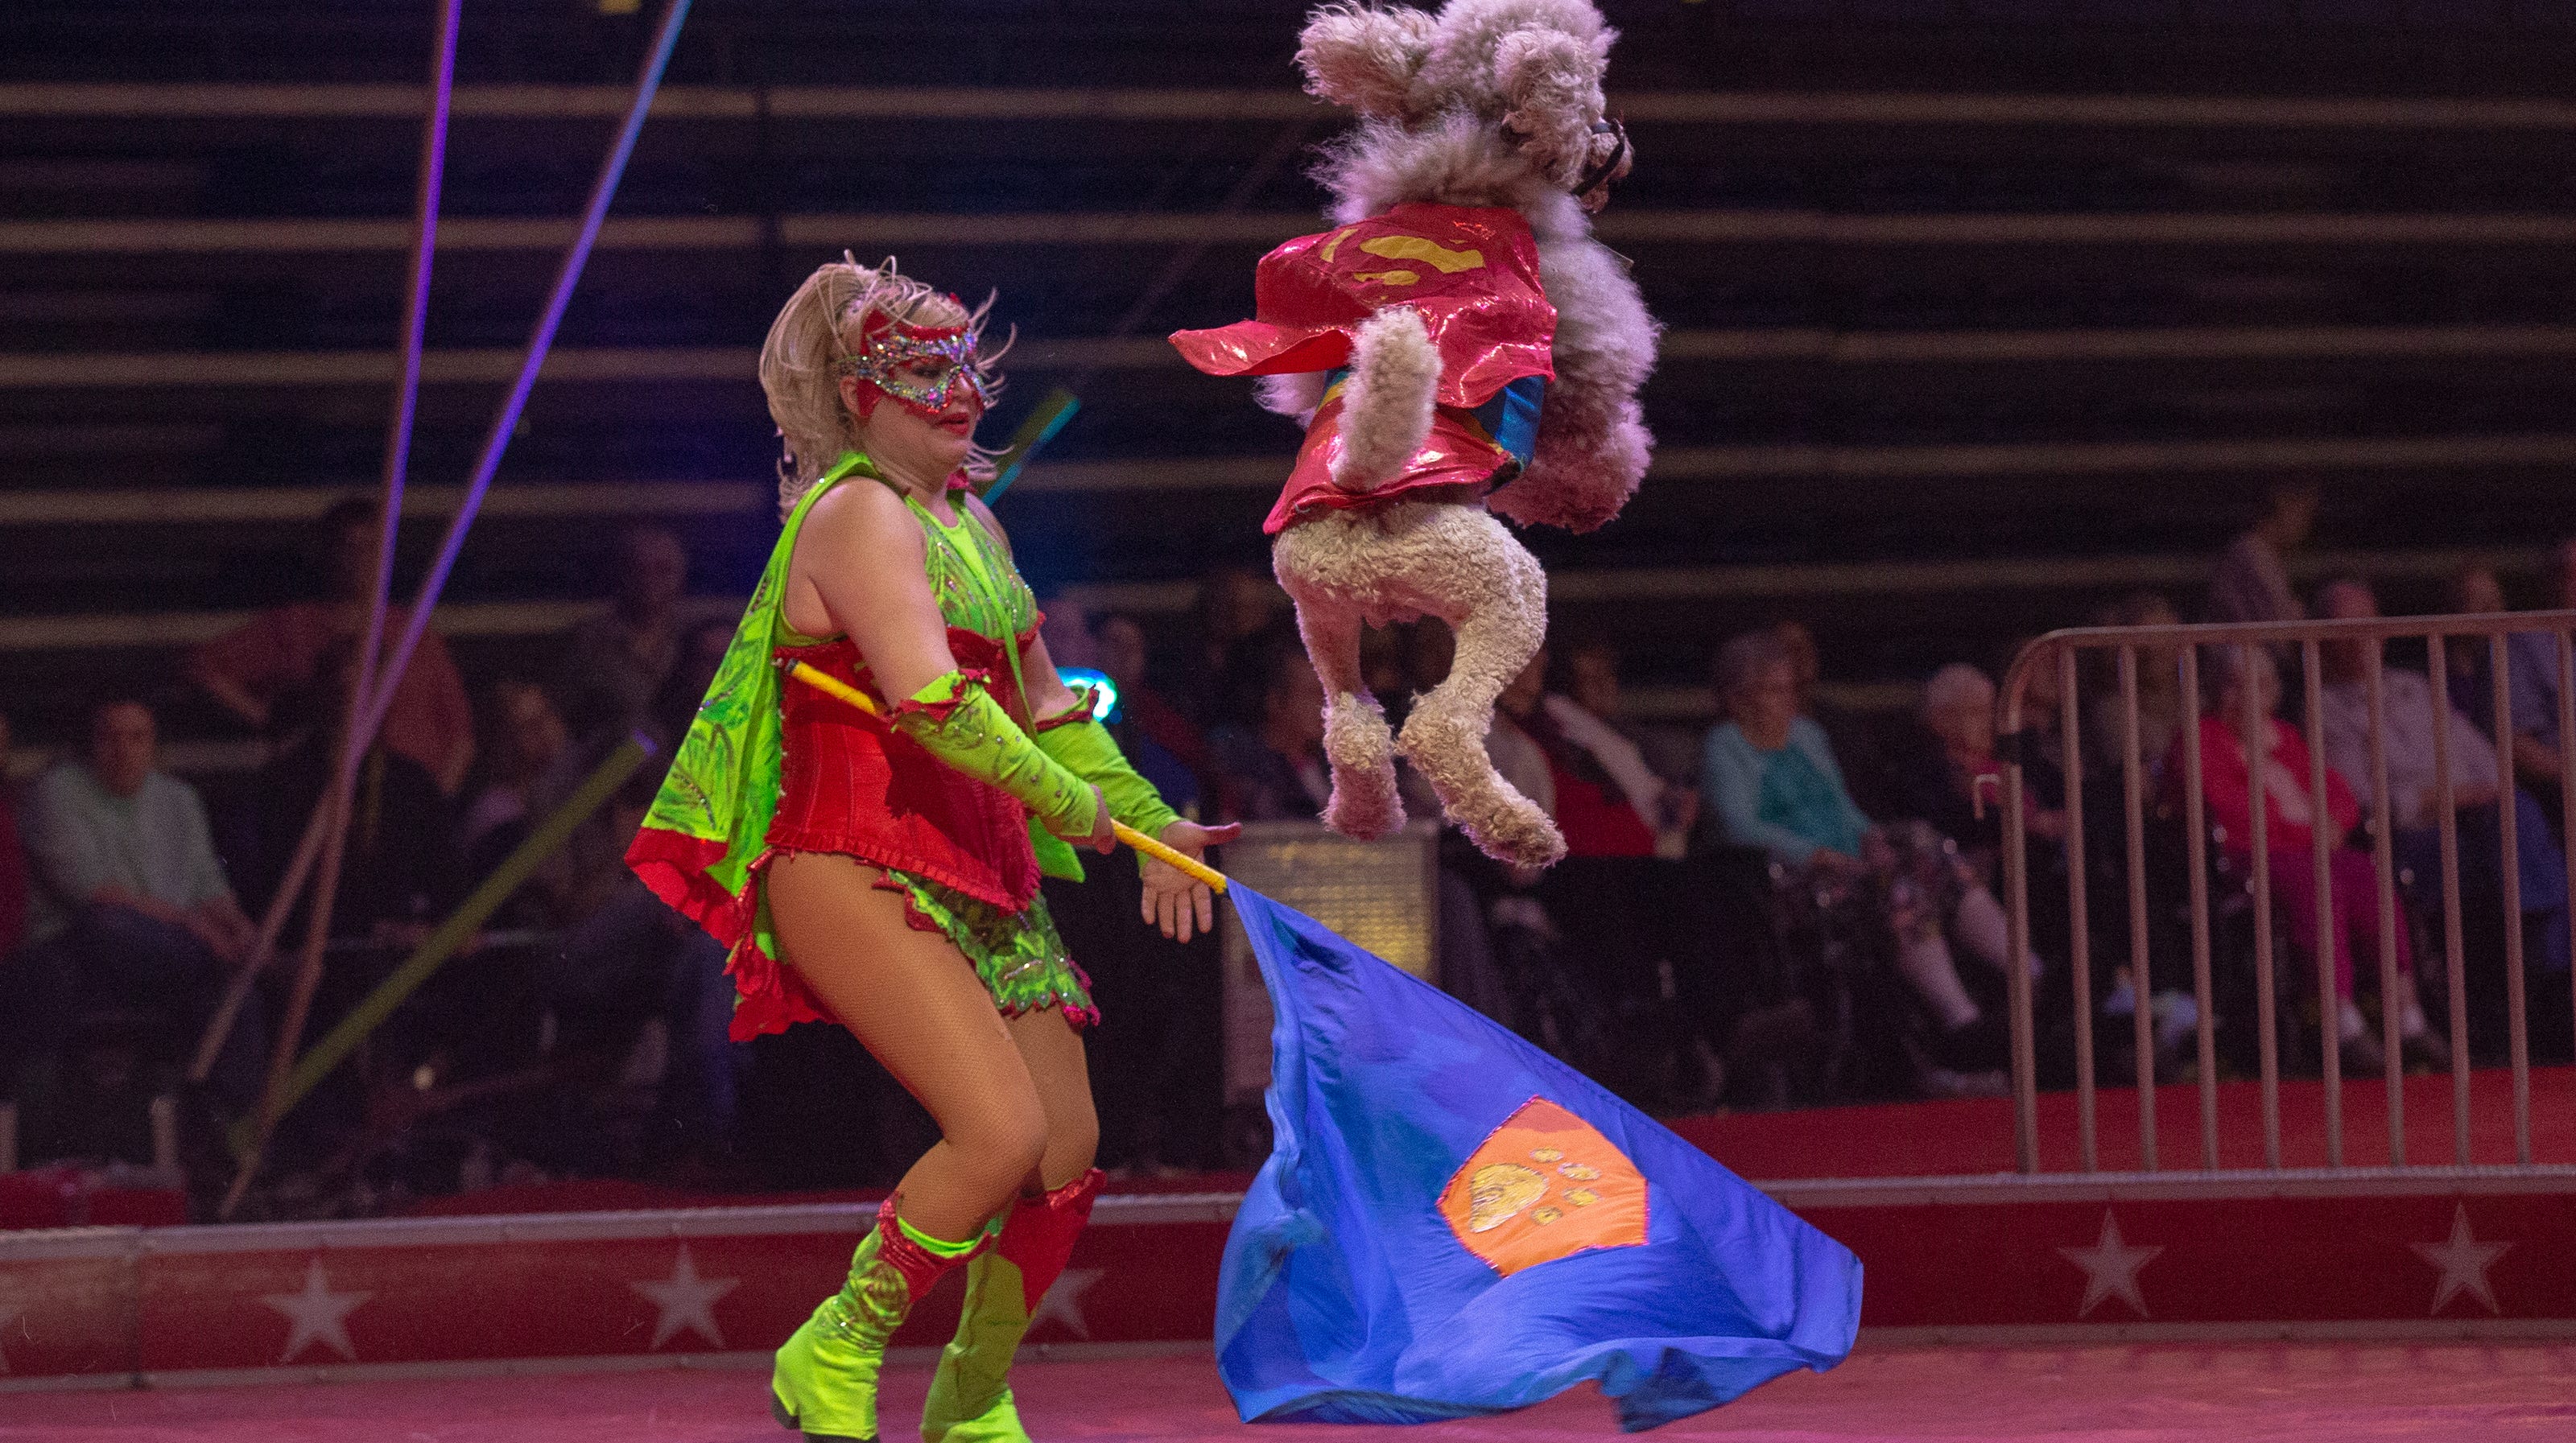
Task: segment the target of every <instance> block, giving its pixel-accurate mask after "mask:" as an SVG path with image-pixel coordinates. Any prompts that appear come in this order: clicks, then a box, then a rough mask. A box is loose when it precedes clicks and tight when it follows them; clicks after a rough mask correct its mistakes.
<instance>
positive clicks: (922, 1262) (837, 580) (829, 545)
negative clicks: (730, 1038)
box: [627, 260, 1233, 1443]
mask: <svg viewBox="0 0 2576 1443" xmlns="http://www.w3.org/2000/svg"><path fill="white" fill-rule="evenodd" d="M990 304H991V303H990V302H989V301H988V302H986V307H987V308H989V306H990ZM983 315H984V310H983V309H982V308H979V309H977V310H973V311H969V310H968V309H967V308H966V307H965V306H964V305H962V304H961V303H959V301H958V300H957V298H956V297H955V296H952V295H946V294H942V293H940V292H936V291H933V290H931V289H930V288H929V287H927V286H925V285H923V284H922V283H920V282H919V281H916V280H913V279H911V278H910V277H907V276H902V275H898V274H896V272H895V268H894V263H893V262H892V261H891V260H889V261H887V262H886V263H885V264H884V265H882V266H878V267H875V268H868V267H863V266H860V265H857V264H855V263H850V262H847V261H844V262H841V263H835V264H830V265H826V266H824V267H822V268H821V269H819V270H817V271H816V272H814V274H813V275H812V276H810V277H808V278H807V280H806V281H805V283H804V285H802V286H800V287H799V288H798V289H797V291H796V294H795V295H794V296H793V297H791V298H790V299H789V300H788V302H787V306H786V309H785V310H783V311H781V312H780V313H779V316H778V320H777V322H776V323H775V324H774V325H773V326H771V328H770V332H769V340H768V344H767V345H766V346H765V347H764V348H763V350H762V352H761V358H760V381H761V386H762V388H763V389H764V390H765V391H767V392H768V396H769V411H770V415H771V416H772V417H774V418H775V419H776V421H777V423H778V428H779V430H780V432H781V433H782V434H783V435H784V437H785V438H786V446H787V456H786V458H785V460H784V461H783V462H782V463H781V466H780V488H779V489H780V502H781V504H782V506H783V508H784V509H785V511H786V526H785V529H784V531H783V533H782V534H781V535H780V537H779V539H778V546H777V549H776V551H775V552H773V553H772V555H771V557H770V560H769V566H768V569H767V571H766V572H765V573H764V574H763V575H762V577H761V581H760V586H759V588H758V590H757V591H755V592H754V593H753V596H752V600H751V606H750V608H749V610H748V611H747V612H746V613H745V615H744V617H743V621H742V626H741V628H740V630H739V631H737V632H736V634H735V637H734V641H733V645H732V647H731V649H730V650H729V651H728V652H727V654H726V656H725V660H724V664H723V666H722V668H721V669H720V670H719V671H718V673H717V676H716V680H715V683H714V685H713V686H712V687H711V688H710V689H709V691H708V693H707V699H706V702H705V704H704V705H703V706H702V707H701V708H700V710H699V713H698V718H697V721H696V723H695V725H694V726H693V727H692V728H691V730H690V732H689V735H688V737H687V739H686V740H685V741H684V742H683V743H682V745H681V747H680V750H679V753H678V755H677V757H676V759H675V760H674V761H673V763H672V767H671V772H670V776H669V778H668V779H667V780H666V781H665V782H664V784H663V787H662V792H661V795H660V796H659V797H658V798H657V799H656V801H655V803H654V806H653V810H652V812H651V813H650V814H649V816H648V817H647V819H646V822H645V825H644V829H643V831H642V832H641V833H640V834H639V835H638V836H637V838H636V840H635V844H634V846H633V847H632V849H631V850H630V851H629V852H628V854H627V858H628V861H629V863H630V864H631V865H632V866H633V867H634V868H635V869H636V871H637V872H638V873H639V874H640V875H642V876H643V877H644V879H645V880H646V881H647V882H648V883H650V884H651V885H652V886H653V888H654V890H655V891H656V892H658V893H659V894H660V895H661V896H662V897H663V898H664V899H665V900H667V901H669V902H670V903H671V904H672V905H673V906H675V907H678V908H679V909H680V910H681V911H683V912H684V913H686V914H688V915H689V916H690V917H691V918H693V919H694V920H696V921H697V922H698V923H699V924H700V925H702V926H704V927H705V928H706V929H707V930H708V931H709V932H711V933H712V934H714V935H715V936H716V937H717V938H719V939H720V940H722V941H724V942H726V943H727V944H729V945H730V946H731V947H732V949H733V952H732V958H731V962H730V964H729V970H730V971H731V972H732V975H733V977H734V982H735V988H736V991H737V992H738V993H739V994H740V1000H739V1002H738V1004H737V1007H736V1010H735V1013H734V1021H733V1035H734V1036H735V1037H736V1038H738V1039H739V1038H750V1037H754V1036H757V1035H759V1034H761V1033H763V1032H774V1031H778V1030H780V1029H782V1028H784V1027H786V1026H787V1025H788V1024H790V1023H793V1022H800V1021H830V1022H838V1023H840V1024H841V1025H842V1026H844V1027H847V1028H848V1029H849V1030H850V1031H851V1032H852V1033H853V1034H855V1035H856V1036H857V1037H858V1039H859V1040H860V1041H861V1042H863V1043H865V1044H866V1045H867V1047H868V1050H869V1051H871V1052H873V1053H874V1054H876V1056H877V1058H878V1059H879V1060H880V1061H882V1062H883V1063H884V1064H885V1065H886V1067H887V1069H888V1070H889V1071H891V1072H892V1073H893V1074H894V1075H895V1077H896V1078H898V1079H899V1080H901V1081H902V1083H903V1085H904V1086H905V1087H906V1088H908V1089H909V1090H910V1091H911V1092H912V1094H913V1095H914V1096H915V1097H917V1098H919V1099H920V1100H921V1102H922V1105H923V1106H924V1107H926V1108H928V1109H929V1111H930V1115H931V1116H932V1117H933V1118H934V1119H936V1120H937V1122H938V1124H939V1129H940V1140H939V1142H938V1143H937V1145H935V1146H933V1147H932V1148H931V1149H930V1151H929V1152H927V1153H925V1154H923V1155H922V1158H921V1160H920V1161H918V1162H916V1163H914V1164H913V1166H912V1169H911V1170H910V1171H909V1172H907V1173H905V1174H904V1177H903V1180H902V1182H901V1184H900V1185H899V1186H898V1188H897V1190H896V1192H895V1194H894V1196H892V1197H890V1198H888V1199H887V1200H886V1202H885V1205H884V1206H883V1207H882V1208H881V1209H879V1211H878V1214H877V1222H876V1227H875V1229H874V1231H872V1232H871V1233H869V1235H868V1237H867V1238H866V1240H865V1241H863V1242H862V1243H860V1245H859V1249H858V1253H857V1256H856V1257H855V1258H853V1259H852V1261H851V1265H850V1275H849V1281H848V1283H847V1285H846V1286H844V1287H843V1288H842V1289H841V1291H840V1292H838V1293H836V1294H834V1295H833V1296H831V1297H829V1298H826V1299H824V1300H823V1302H822V1305H821V1306H819V1307H817V1308H816V1309H815V1310H814V1315H813V1316H812V1317H811V1318H809V1319H808V1320H807V1321H806V1323H805V1325H804V1326H803V1327H801V1328H799V1329H797V1331H796V1334H795V1336H794V1337H792V1338H790V1339H788V1341H787V1344H786V1346H784V1347H782V1348H780V1349H779V1350H778V1357H777V1366H776V1369H775V1371H774V1373H773V1374H772V1377H771V1383H770V1387H771V1393H772V1401H773V1406H774V1409H775V1411H776V1413H777V1416H778V1419H779V1421H780V1422H781V1423H783V1424H785V1425H786V1426H787V1427H789V1428H792V1429H800V1430H802V1431H803V1433H804V1434H805V1436H806V1437H807V1438H809V1439H874V1438H875V1437H876V1436H877V1417H876V1397H877V1373H878V1369H879V1367H880V1365H881V1364H882V1362H883V1359H884V1354H885V1347H886V1342H887V1339H888V1338H890V1337H891V1336H892V1335H893V1333H894V1331H895V1329H896V1328H897V1327H898V1326H900V1325H901V1324H902V1322H903V1320H904V1317H905V1315H906V1314H907V1313H908V1312H909V1311H910V1309H911V1307H912V1305H913V1304H914V1303H915V1302H916V1301H918V1300H919V1299H920V1298H921V1297H923V1296H924V1295H925V1294H926V1293H927V1292H928V1291H929V1289H930V1287H931V1285H932V1283H934V1282H935V1281H937V1279H938V1278H939V1276H940V1275H941V1274H942V1273H945V1272H946V1271H947V1270H949V1269H951V1268H955V1267H964V1268H966V1269H967V1287H966V1304H965V1309H966V1311H965V1317H964V1318H963V1319H962V1320H961V1321H960V1322H959V1324H958V1328H957V1336H956V1339H955V1341H953V1342H951V1343H950V1344H949V1345H948V1347H947V1349H946V1350H945V1351H944V1352H943V1353H942V1354H941V1356H940V1360H939V1369H938V1373H937V1376H936V1377H935V1379H934V1380H933V1382H932V1385H931V1390H930V1397H929V1401H928V1403H927V1404H926V1406H925V1416H924V1418H923V1420H922V1436H923V1437H924V1438H925V1439H928V1440H930V1443H985V1440H1023V1439H1026V1438H1027V1436H1028V1435H1027V1433H1026V1432H1025V1431H1023V1429H1022V1428H1021V1426H1020V1422H1019V1417H1018V1414H1017V1411H1016V1409H1015V1408H1014V1406H1013V1403H1012V1398H1011V1389H1010V1373H1009V1370H1010V1363H1011V1355H1012V1353H1013V1351H1014V1350H1015V1349H1016V1348H1017V1347H1018V1345H1019V1341H1020V1338H1021V1335H1022V1334H1024V1333H1025V1332H1026V1331H1027V1330H1028V1326H1029V1318H1030V1314H1031V1312H1032V1311H1033V1310H1034V1309H1035V1307H1036V1304H1037V1302H1038V1300H1039V1298H1041V1297H1042V1296H1044V1295H1045V1293H1046V1290H1047V1287H1048V1285H1049V1284H1051V1283H1052V1282H1054V1281H1055V1278H1056V1276H1057V1275H1058V1274H1059V1273H1060V1272H1062V1271H1063V1269H1064V1265H1065V1262H1066V1259H1067V1258H1068V1257H1069V1256H1070V1255H1071V1253H1072V1250H1073V1241H1074V1237H1075V1235H1076V1234H1077V1233H1079V1232H1080V1231H1081V1229H1082V1226H1083V1223H1084V1221H1085V1219H1086V1218H1087V1217H1088V1216H1089V1214H1090V1211H1091V1201H1092V1197H1093V1195H1094V1194H1095V1193H1096V1192H1097V1191H1098V1189H1099V1185H1100V1173H1099V1171H1098V1170H1097V1169H1095V1168H1093V1167H1092V1165H1091V1163H1092V1150H1093V1147H1094V1144H1095V1142H1096V1140H1097V1137H1098V1123H1097V1122H1096V1120H1095V1119H1094V1117H1093V1114H1092V1105H1091V1092H1090V1087H1089V1084H1088V1082H1087V1080H1086V1078H1085V1075H1084V1071H1083V1054H1082V1037H1081V1029H1082V1027H1083V1026H1085V1025H1086V1024H1088V1023H1089V1022H1092V1021H1094V1020H1096V1019H1097V1017H1098V1013H1097V1011H1096V1010H1095V1009H1094V1008H1093V1006H1092V1001H1091V995H1090V991H1089V988H1088V984H1087V981H1086V979H1085V978H1084V977H1083V974H1082V971H1081V969H1080V968H1078V967H1076V966H1075V965H1074V963H1073V959H1072V958H1070V957H1068V956H1067V955H1066V954H1065V949H1064V944H1063V942H1062V940H1061V939H1060V938H1059V937H1058V936H1057V934H1056V930H1055V926H1054V924H1053V923H1052V922H1051V921H1050V920H1049V919H1048V916H1047V910H1046V904H1045V902H1044V901H1043V900H1042V899H1041V898H1040V896H1039V894H1038V879H1039V877H1040V875H1041V873H1044V874H1046V875H1052V876H1063V877H1079V876H1081V874H1082V872H1081V865H1080V863H1079V862H1078V861H1077V860H1076V857H1075V854H1074V850H1073V847H1074V846H1075V845H1079V846H1088V847H1092V848H1095V849H1098V850H1101V851H1107V850H1108V849H1109V847H1110V838H1111V832H1110V822H1111V819H1112V818H1113V817H1114V818H1115V819H1117V820H1118V821H1120V822H1124V823H1126V824H1127V825H1129V826H1131V827H1134V828H1136V829H1138V830H1140V831H1143V832H1145V833H1148V834H1150V835H1153V836H1156V837H1159V838H1160V839H1161V840H1162V841H1164V842H1166V843H1168V844H1169V845H1171V846H1173V847H1175V848H1178V849H1179V850H1180V851H1182V852H1184V853H1187V854H1189V855H1191V856H1193V857H1195V856H1198V855H1200V854H1201V853H1202V852H1203V851H1204V849H1205V848H1206V847H1207V846H1208V845H1209V844H1210V843H1212V842H1221V841H1224V840H1226V839H1227V838H1229V837H1231V836H1232V835H1233V833H1232V830H1231V829H1212V828H1206V827H1200V826H1198V825H1196V824H1194V823H1191V822H1188V821H1185V820H1182V819H1181V818H1180V817H1178V816H1177V815H1176V814H1175V813H1174V812H1173V811H1172V809H1171V808H1170V807H1168V806H1166V805H1164V803H1163V801H1162V798H1161V797H1159V796H1158V795H1156V793H1155V791H1154V789H1153V787H1152V786H1151V785H1149V784H1148V783H1146V782H1145V780H1144V779H1143V778H1141V777H1139V776H1138V775H1137V774H1136V773H1135V771H1134V770H1133V769H1132V768H1130V767H1129V766H1128V765H1127V763H1126V761H1125V759H1124V758H1123V757H1121V756H1120V755H1119V751H1118V747H1117V744H1116V743H1115V742H1114V741H1112V740H1111V739H1110V736H1109V733H1108V732H1107V731H1106V730H1105V729H1104V728H1103V727H1102V726H1101V725H1100V724H1099V722H1098V721H1096V720H1094V719H1093V715H1092V705H1091V697H1090V696H1089V694H1088V693H1087V692H1086V693H1076V692H1074V691H1072V690H1070V689H1068V688H1067V687H1066V685H1065V683H1064V682H1063V680H1062V679H1061V678H1059V677H1058V676H1057V675H1056V670H1055V666H1054V663H1053V662H1052V661H1050V660H1049V659H1048V657H1047V650H1046V644H1045V643H1044V642H1043V641H1041V640H1039V638H1038V619H1039V617H1038V610H1037V605H1036V602H1035V599H1034V598H1033V597H1032V596H1031V595H1030V593H1029V588H1028V586H1027V584H1026V583H1024V582H1023V581H1022V580H1021V579H1020V576H1019V573H1018V571H1017V570H1016V569H1014V567H1013V565H1012V562H1011V551H1010V543H1009V542H1008V540H1007V539H1005V538H1004V536H1003V535H1002V530H1001V527H1000V525H999V523H997V522H996V521H995V520H994V519H993V514H992V512H991V511H989V510H987V509H986V508H985V506H984V504H983V502H982V501H980V500H978V499H977V498H976V495H975V493H974V483H975V482H977V481H978V480H981V479H983V478H984V477H985V476H986V475H988V474H989V470H988V461H989V458H988V456H987V454H986V453H984V452H982V451H980V450H978V448H977V447H976V446H975V443H974V434H975V424H976V422H977V421H978V420H979V419H981V418H982V416H983V414H984V410H985V407H986V406H987V405H988V404H989V403H990V401H991V399H992V395H993V391H994V385H995V381H994V378H993V376H992V375H991V374H990V372H989V370H988V365H989V362H988V360H987V358H985V357H983V356H981V355H979V354H978V350H977V344H978V339H979V336H980V334H981V330H982V321H983ZM798 662H802V663H805V664H806V665H808V666H811V667H814V668H816V669H818V670H820V671H822V672H824V673H825V674H827V675H829V676H831V677H834V678H837V679H839V680H840V681H842V682H844V683H847V684H848V685H850V686H854V687H856V688H858V689H859V690H860V691H862V692H863V693H865V694H866V695H867V696H868V697H869V698H870V700H871V701H872V702H873V703H874V710H873V711H871V710H868V709H863V708H860V707H858V706H855V705H852V704H850V703H849V702H847V701H844V700H840V699H836V698H834V697H833V696H831V695H830V694H828V692H826V691H824V690H820V689H817V688H815V687H812V686H808V685H805V684H803V683H801V682H797V681H794V680H792V679H789V678H787V675H786V669H787V668H788V667H790V666H792V665H793V664H795V663H798ZM1068 844H1071V845H1068ZM1144 868H1145V891H1144V898H1145V914H1146V919H1147V920H1148V921H1151V922H1154V923H1156V924H1157V925H1159V926H1160V927H1161V929H1162V930H1163V932H1164V934H1165V935H1166V936H1170V937H1175V938H1178V939H1181V940H1184V941H1186V940H1187V939H1188V938H1189V937H1190V935H1191V934H1192V932H1193V931H1194V930H1195V931H1205V930H1206V929H1207V928H1208V926H1209V923H1210V919H1211V901H1210V897H1209V894H1208V891H1207V889H1206V888H1205V887H1203V886H1200V885H1199V884H1197V883H1195V882H1192V881H1191V880H1189V879H1188V878H1187V877H1185V876H1183V875H1182V874H1181V873H1179V872H1178V871H1177V870H1174V869H1172V868H1170V867H1167V866H1165V865H1164V864H1162V863H1160V862H1154V861H1147V862H1145V863H1144Z"/></svg>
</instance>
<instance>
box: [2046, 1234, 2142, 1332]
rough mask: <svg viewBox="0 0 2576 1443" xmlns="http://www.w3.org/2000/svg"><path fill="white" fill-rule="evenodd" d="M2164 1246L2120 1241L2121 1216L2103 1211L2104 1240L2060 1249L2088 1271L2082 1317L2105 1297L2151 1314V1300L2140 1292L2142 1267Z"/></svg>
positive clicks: (2140, 1312) (2139, 1314)
mask: <svg viewBox="0 0 2576 1443" xmlns="http://www.w3.org/2000/svg"><path fill="white" fill-rule="evenodd" d="M2163 1251H2164V1249H2163V1248H2161V1247H2149V1248H2133V1247H2129V1246H2127V1245H2126V1244H2124V1243H2123V1242H2121V1240H2120V1222H2119V1219H2117V1218H2114V1217H2112V1216H2111V1211H2110V1209H2108V1208H2105V1209H2103V1210H2102V1240H2101V1241H2100V1242H2098V1243H2095V1244H2094V1245H2093V1246H2091V1247H2089V1248H2059V1249H2058V1250H2057V1255H2058V1256H2059V1257H2061V1258H2064V1259H2066V1260H2067V1261H2068V1262H2070V1263H2073V1264H2074V1265H2075V1266H2077V1267H2079V1268H2082V1269H2083V1270H2084V1303H2083V1305H2082V1306H2081V1307H2079V1308H2077V1309H2076V1310H2075V1316H2077V1317H2078V1318H2081V1317H2085V1316H2087V1315H2089V1314H2090V1313H2091V1312H2092V1311H2093V1310H2094V1309H2095V1308H2097V1307H2100V1306H2101V1304H2102V1300H2103V1299H2105V1298H2114V1297H2116V1298H2118V1299H2119V1300H2120V1301H2122V1302H2124V1303H2127V1304H2128V1305H2129V1306H2130V1307H2132V1308H2135V1309H2137V1310H2138V1316H2139V1317H2141V1318H2143V1317H2145V1316H2147V1300H2146V1299H2145V1298H2144V1297H2143V1296H2141V1295H2140V1294H2139V1292H2138V1269H2140V1268H2143V1267H2145V1266H2146V1265H2147V1264H2148V1263H2150V1262H2152V1261H2154V1259H2155V1256H2156V1254H2158V1253H2161V1252H2163Z"/></svg>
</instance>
